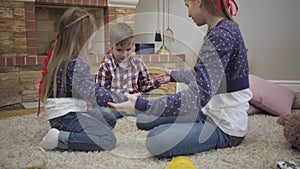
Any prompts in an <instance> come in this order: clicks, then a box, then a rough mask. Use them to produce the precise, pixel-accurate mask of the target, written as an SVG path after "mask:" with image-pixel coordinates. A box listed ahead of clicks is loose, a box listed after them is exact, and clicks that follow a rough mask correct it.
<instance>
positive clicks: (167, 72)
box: [155, 69, 171, 84]
mask: <svg viewBox="0 0 300 169" xmlns="http://www.w3.org/2000/svg"><path fill="white" fill-rule="evenodd" d="M170 75H171V70H168V69H166V70H165V72H164V73H162V74H160V75H158V76H157V77H155V79H156V80H157V81H158V82H159V83H161V84H163V83H168V82H170V79H171V77H170Z"/></svg>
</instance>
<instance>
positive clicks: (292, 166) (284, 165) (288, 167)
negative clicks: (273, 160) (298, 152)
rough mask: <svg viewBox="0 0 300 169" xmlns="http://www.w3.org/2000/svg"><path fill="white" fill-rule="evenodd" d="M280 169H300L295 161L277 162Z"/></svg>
mask: <svg viewBox="0 0 300 169" xmlns="http://www.w3.org/2000/svg"><path fill="white" fill-rule="evenodd" d="M277 168H278V169H300V168H299V167H297V166H296V163H295V162H294V161H278V162H277Z"/></svg>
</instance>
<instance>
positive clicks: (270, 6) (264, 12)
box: [136, 0, 300, 84]
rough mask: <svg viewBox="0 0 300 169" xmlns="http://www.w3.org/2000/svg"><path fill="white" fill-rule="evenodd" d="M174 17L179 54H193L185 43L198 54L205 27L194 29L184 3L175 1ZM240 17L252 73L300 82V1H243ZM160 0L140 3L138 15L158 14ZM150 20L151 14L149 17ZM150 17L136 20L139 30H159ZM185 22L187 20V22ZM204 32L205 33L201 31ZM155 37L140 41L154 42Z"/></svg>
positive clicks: (238, 17)
mask: <svg viewBox="0 0 300 169" xmlns="http://www.w3.org/2000/svg"><path fill="white" fill-rule="evenodd" d="M172 2H173V3H171V5H170V8H171V9H170V10H171V14H173V15H176V16H178V18H176V17H175V16H173V19H172V20H171V21H170V25H171V29H173V31H174V34H175V35H176V36H177V39H178V40H180V41H181V42H180V43H179V42H176V43H177V45H178V46H177V47H176V43H175V44H171V45H170V46H175V47H173V49H174V51H175V52H186V53H191V52H190V50H189V49H187V48H186V47H182V42H183V43H185V44H187V46H189V47H191V48H192V49H193V51H198V49H199V45H200V44H201V38H202V37H203V33H205V27H204V28H201V29H198V28H189V27H192V26H191V24H190V23H192V25H194V24H193V21H192V20H191V19H190V18H188V17H187V9H186V7H185V6H184V1H183V0H176V3H175V2H174V1H172ZM237 3H238V5H239V12H238V16H236V17H235V19H236V20H237V21H238V23H239V24H240V28H241V31H242V33H243V35H244V39H245V42H246V45H247V48H248V49H249V53H248V55H249V63H250V70H251V73H253V74H256V75H259V76H262V77H263V78H266V79H268V80H276V81H287V80H292V81H296V83H297V84H299V82H300V66H299V65H300V54H299V45H300V33H299V30H300V22H299V16H300V10H299V8H300V1H299V0H286V1H283V0H264V1H260V0H251V1H248V0H240V1H237ZM155 5H156V1H149V0H140V1H139V4H138V5H137V9H136V11H137V12H155V11H156V8H155ZM149 17H150V15H149ZM152 17H153V18H148V19H147V20H148V21H149V22H148V24H143V23H142V20H144V19H139V20H137V21H136V30H137V31H141V30H143V31H144V30H147V31H148V32H151V31H152V32H154V31H155V30H156V23H155V15H152ZM183 20H184V21H183ZM199 30H201V31H202V32H201V31H199ZM153 39H154V38H152V37H149V36H148V37H145V38H144V39H143V38H141V39H139V40H140V41H146V42H151V41H152V42H153ZM192 59H193V57H189V55H187V57H186V60H187V63H188V64H189V65H191V64H192Z"/></svg>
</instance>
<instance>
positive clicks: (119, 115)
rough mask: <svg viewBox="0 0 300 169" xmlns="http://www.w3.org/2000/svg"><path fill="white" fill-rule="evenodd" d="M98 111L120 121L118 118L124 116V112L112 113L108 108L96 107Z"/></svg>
mask: <svg viewBox="0 0 300 169" xmlns="http://www.w3.org/2000/svg"><path fill="white" fill-rule="evenodd" d="M98 109H99V110H100V111H101V112H105V113H108V114H112V115H113V116H114V117H115V118H116V119H120V118H122V117H124V116H125V113H124V112H118V111H114V110H113V109H110V108H107V107H98Z"/></svg>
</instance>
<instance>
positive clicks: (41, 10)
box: [0, 0, 185, 109]
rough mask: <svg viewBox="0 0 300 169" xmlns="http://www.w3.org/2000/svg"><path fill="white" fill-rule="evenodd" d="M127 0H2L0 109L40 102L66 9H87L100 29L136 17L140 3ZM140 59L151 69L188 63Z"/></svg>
mask: <svg viewBox="0 0 300 169" xmlns="http://www.w3.org/2000/svg"><path fill="white" fill-rule="evenodd" d="M128 1H129V2H130V3H126V4H123V5H122V4H120V1H118V0H15V1H12V0H2V1H1V4H0V7H1V8H0V31H1V34H0V82H1V85H0V91H1V92H0V109H1V107H3V106H7V105H12V104H16V103H22V102H34V101H37V98H38V96H37V88H38V83H39V78H40V75H41V73H40V70H41V69H42V67H43V62H44V59H45V57H46V53H47V51H48V49H49V47H50V45H51V43H52V41H53V39H54V37H55V36H56V34H57V32H56V28H57V24H58V20H59V18H60V16H61V15H62V14H63V12H64V10H65V9H66V8H68V7H70V6H79V7H82V8H85V9H86V10H87V11H89V12H90V13H92V14H93V15H94V16H95V18H96V20H97V26H98V27H101V26H103V25H106V24H107V23H110V22H112V21H114V20H116V19H118V18H122V17H124V16H128V15H130V16H131V15H132V14H135V8H134V7H135V5H136V4H137V3H138V0H128ZM122 2H123V1H122ZM133 16H134V15H133ZM126 22H127V23H128V24H129V25H131V26H132V27H133V28H134V26H135V21H134V17H130V19H129V20H126ZM105 35H106V34H105ZM104 40H105V41H107V40H108V37H106V36H104ZM104 48H105V47H104ZM93 57H94V60H95V62H94V63H95V65H92V68H93V69H96V68H97V66H98V65H99V62H100V60H101V58H102V57H103V55H94V56H93ZM138 57H140V58H142V59H143V60H144V61H145V63H146V64H147V66H149V67H160V68H166V67H167V68H171V69H172V68H183V67H184V66H183V65H184V64H183V62H184V60H185V56H184V55H176V56H171V55H157V54H147V55H138ZM172 88H174V86H173V87H172ZM166 90H168V87H166Z"/></svg>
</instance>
